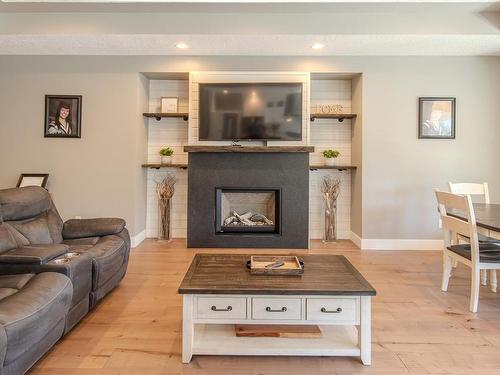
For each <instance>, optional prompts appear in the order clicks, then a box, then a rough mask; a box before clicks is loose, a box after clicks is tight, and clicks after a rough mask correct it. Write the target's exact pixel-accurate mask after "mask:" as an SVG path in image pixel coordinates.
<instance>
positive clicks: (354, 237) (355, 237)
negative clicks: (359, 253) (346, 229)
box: [351, 232, 362, 249]
mask: <svg viewBox="0 0 500 375" xmlns="http://www.w3.org/2000/svg"><path fill="white" fill-rule="evenodd" d="M351 241H352V242H353V243H354V245H356V246H357V247H359V248H360V249H361V243H362V241H361V237H359V236H358V235H357V234H356V233H354V232H351Z"/></svg>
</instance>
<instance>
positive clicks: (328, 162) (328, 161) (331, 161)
mask: <svg viewBox="0 0 500 375" xmlns="http://www.w3.org/2000/svg"><path fill="white" fill-rule="evenodd" d="M335 159H336V158H325V165H328V166H330V167H331V166H332V165H335Z"/></svg>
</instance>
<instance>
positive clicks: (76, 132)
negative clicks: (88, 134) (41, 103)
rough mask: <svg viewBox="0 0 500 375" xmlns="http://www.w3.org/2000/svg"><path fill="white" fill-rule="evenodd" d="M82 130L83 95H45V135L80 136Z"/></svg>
mask: <svg viewBox="0 0 500 375" xmlns="http://www.w3.org/2000/svg"><path fill="white" fill-rule="evenodd" d="M81 132H82V97H81V95H45V124H44V136H45V137H46V138H80V137H81Z"/></svg>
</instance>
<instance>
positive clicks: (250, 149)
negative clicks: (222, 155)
mask: <svg viewBox="0 0 500 375" xmlns="http://www.w3.org/2000/svg"><path fill="white" fill-rule="evenodd" d="M184 152H235V153H242V152H247V153H278V152H305V153H310V152H314V147H313V146H184Z"/></svg>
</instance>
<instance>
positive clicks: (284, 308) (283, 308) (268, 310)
mask: <svg viewBox="0 0 500 375" xmlns="http://www.w3.org/2000/svg"><path fill="white" fill-rule="evenodd" d="M266 311H267V312H285V311H286V307H285V306H283V307H282V308H281V309H279V310H273V309H271V308H270V307H269V306H267V307H266Z"/></svg>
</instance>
